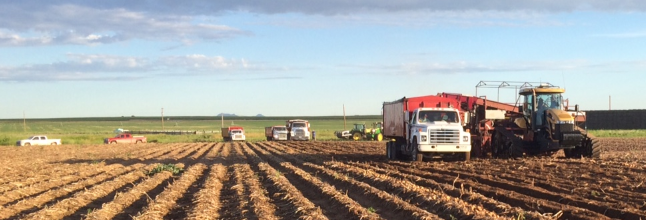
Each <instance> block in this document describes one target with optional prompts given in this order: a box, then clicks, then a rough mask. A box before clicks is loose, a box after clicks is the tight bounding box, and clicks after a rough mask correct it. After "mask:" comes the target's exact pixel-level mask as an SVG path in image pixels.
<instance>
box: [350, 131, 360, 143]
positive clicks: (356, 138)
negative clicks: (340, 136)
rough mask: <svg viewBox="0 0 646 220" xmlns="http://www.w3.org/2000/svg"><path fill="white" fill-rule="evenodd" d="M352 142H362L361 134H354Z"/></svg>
mask: <svg viewBox="0 0 646 220" xmlns="http://www.w3.org/2000/svg"><path fill="white" fill-rule="evenodd" d="M352 140H355V141H359V140H361V133H359V132H355V133H354V134H352Z"/></svg>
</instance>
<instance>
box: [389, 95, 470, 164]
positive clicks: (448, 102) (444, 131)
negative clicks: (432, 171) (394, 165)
mask: <svg viewBox="0 0 646 220" xmlns="http://www.w3.org/2000/svg"><path fill="white" fill-rule="evenodd" d="M458 104H459V102H458V101H457V100H455V99H450V98H444V97H439V96H420V97H411V98H406V97H404V98H402V99H399V100H395V101H392V102H384V103H383V122H384V124H383V126H384V130H383V131H382V132H383V134H384V138H385V139H390V141H389V142H388V143H387V144H386V155H387V156H388V158H389V159H399V160H402V159H403V160H412V161H422V160H423V159H424V158H432V157H436V156H447V155H451V156H457V157H459V158H462V159H464V160H469V159H470V158H471V157H470V153H471V134H469V132H467V131H465V129H464V125H465V123H466V120H467V118H468V117H466V116H465V114H464V113H463V112H461V111H459V105H458Z"/></svg>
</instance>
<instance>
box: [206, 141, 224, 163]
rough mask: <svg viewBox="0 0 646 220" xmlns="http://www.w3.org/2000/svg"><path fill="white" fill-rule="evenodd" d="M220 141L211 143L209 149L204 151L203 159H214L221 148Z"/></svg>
mask: <svg viewBox="0 0 646 220" xmlns="http://www.w3.org/2000/svg"><path fill="white" fill-rule="evenodd" d="M222 146H223V144H222V143H215V144H212V145H211V150H209V151H208V153H206V155H205V156H204V159H207V160H216V159H217V157H218V156H219V155H220V151H221V150H222Z"/></svg>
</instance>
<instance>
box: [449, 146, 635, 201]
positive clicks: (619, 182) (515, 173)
mask: <svg viewBox="0 0 646 220" xmlns="http://www.w3.org/2000/svg"><path fill="white" fill-rule="evenodd" d="M576 160H578V161H579V162H569V160H549V159H548V160H546V159H540V158H539V159H532V158H527V159H524V160H523V161H515V162H514V163H516V164H513V163H509V162H508V161H506V160H501V161H500V162H502V161H504V162H503V163H505V164H503V165H502V167H506V168H499V167H490V168H488V169H475V168H473V166H470V167H467V166H458V167H456V168H457V169H455V170H459V171H463V172H468V173H475V174H485V175H495V176H496V177H497V178H501V179H504V180H507V181H510V182H515V183H517V184H527V185H533V186H535V187H540V188H543V189H545V190H547V191H550V192H554V193H558V194H566V195H571V196H575V197H576V198H577V199H589V200H595V201H598V202H601V203H608V205H609V206H611V207H613V208H617V209H622V208H623V207H626V206H628V207H634V208H637V206H631V205H629V204H638V203H642V202H643V201H645V200H646V195H645V194H640V193H636V192H634V189H635V187H634V186H635V185H637V184H638V183H639V182H640V181H639V180H640V177H639V176H638V175H636V174H635V173H630V172H628V171H626V170H622V169H613V170H606V171H605V172H608V173H615V174H616V176H617V178H613V179H606V178H604V177H597V176H596V175H595V174H594V173H587V172H586V173H581V172H580V170H581V169H583V168H579V169H574V168H567V169H566V168H564V167H565V166H564V165H563V164H561V163H563V162H569V163H572V164H577V165H578V164H581V161H580V159H575V161H576ZM512 161H514V160H512ZM507 163H509V165H508V166H510V167H512V168H509V167H507V166H506V164H507ZM588 166H590V165H588ZM592 166H596V165H595V164H593V165H592ZM599 169H602V170H603V168H599ZM582 177H584V178H582ZM633 182H637V184H635V185H633V186H630V185H626V184H623V183H633ZM572 192H577V193H574V194H573V193H572ZM578 195H585V196H583V197H581V196H578Z"/></svg>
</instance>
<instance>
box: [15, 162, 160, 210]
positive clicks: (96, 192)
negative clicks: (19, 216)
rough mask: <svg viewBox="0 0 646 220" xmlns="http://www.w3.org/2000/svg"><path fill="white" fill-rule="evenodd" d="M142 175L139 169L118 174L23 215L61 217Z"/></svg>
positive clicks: (150, 166)
mask: <svg viewBox="0 0 646 220" xmlns="http://www.w3.org/2000/svg"><path fill="white" fill-rule="evenodd" d="M152 167H153V165H148V166H146V167H144V169H150V168H152ZM144 176H145V174H144V173H143V172H142V171H141V170H135V171H132V172H129V173H127V174H125V175H121V176H118V177H117V178H115V179H113V180H110V181H107V182H104V183H101V184H99V185H93V186H92V187H90V188H88V189H87V190H85V191H81V192H78V193H76V194H75V195H74V196H73V197H70V198H67V199H64V200H61V201H59V202H57V203H56V204H54V205H52V206H49V207H47V208H45V209H41V210H39V211H38V212H35V213H32V214H29V215H28V216H25V217H24V219H62V218H64V217H67V216H69V215H71V214H73V213H74V212H76V211H77V210H78V209H79V208H82V207H83V206H85V205H87V204H89V203H91V202H92V201H94V200H96V199H98V198H101V197H103V196H105V195H107V194H109V193H110V192H112V191H114V190H116V189H118V188H120V187H122V186H124V185H126V184H128V183H132V182H135V181H137V180H138V179H140V178H142V177H144ZM76 218H78V217H76Z"/></svg>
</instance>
